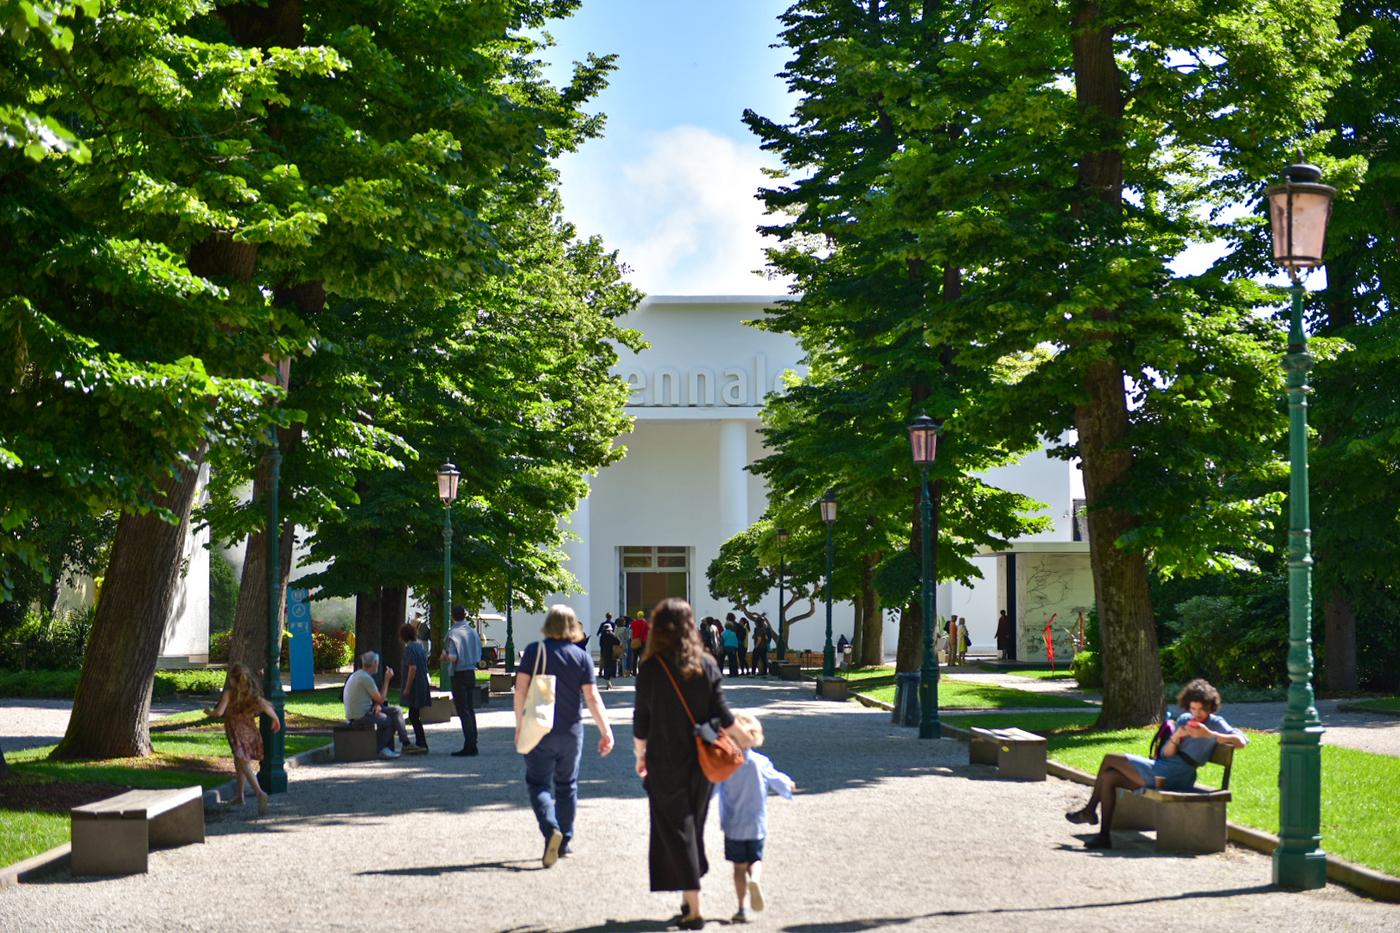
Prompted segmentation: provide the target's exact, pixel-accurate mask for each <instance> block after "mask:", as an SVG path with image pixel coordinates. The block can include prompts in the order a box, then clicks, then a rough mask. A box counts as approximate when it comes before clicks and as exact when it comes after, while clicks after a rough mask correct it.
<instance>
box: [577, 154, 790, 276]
mask: <svg viewBox="0 0 1400 933" xmlns="http://www.w3.org/2000/svg"><path fill="white" fill-rule="evenodd" d="M765 164H767V163H766V162H765V159H764V156H763V153H762V152H761V151H759V149H758V146H757V142H756V141H755V143H754V145H752V146H741V145H740V144H738V143H736V142H735V141H733V140H732V139H729V138H727V137H725V136H721V135H719V134H717V133H713V132H711V131H709V130H707V129H704V128H702V127H697V126H676V127H672V128H670V129H668V130H665V131H662V132H659V133H653V134H649V135H647V136H646V137H644V138H643V143H642V145H641V146H640V147H637V148H633V149H629V148H624V147H623V146H622V145H620V144H618V143H616V142H613V141H605V142H602V143H594V144H593V145H592V146H585V147H584V150H583V151H582V152H581V153H579V154H578V155H575V156H571V157H569V158H568V159H565V160H564V161H563V162H561V164H560V172H561V174H562V177H563V191H564V204H565V215H566V216H567V217H568V219H569V220H570V221H572V222H573V223H574V224H575V225H576V226H577V227H578V228H579V232H580V234H582V235H585V236H587V235H591V234H595V233H597V234H601V235H602V236H603V239H604V240H605V241H606V242H607V244H608V246H609V248H612V249H617V250H619V251H620V253H621V258H622V261H623V262H625V263H626V264H627V265H628V266H630V267H631V268H632V269H633V272H632V273H631V275H630V276H629V279H630V280H631V281H632V282H633V283H634V284H635V285H637V286H638V287H639V288H641V289H643V290H644V291H646V292H649V293H651V294H657V295H665V294H769V293H777V292H783V291H786V290H787V284H788V283H787V280H786V279H782V280H771V281H770V280H767V279H765V278H764V277H762V276H759V275H756V274H755V273H754V270H757V269H762V268H764V267H765V265H766V263H765V260H764V255H763V248H764V245H765V243H764V241H765V238H764V237H763V236H761V235H760V234H759V233H758V231H757V230H756V229H755V228H757V227H758V226H759V225H760V224H763V223H768V222H771V221H769V220H768V219H767V218H766V216H765V214H764V211H763V205H762V204H761V203H760V202H759V201H758V200H757V199H756V198H755V197H754V195H755V194H756V193H757V191H758V189H759V188H760V187H762V186H767V185H771V184H772V179H770V178H768V177H767V176H765V175H764V174H763V172H762V169H763V167H764V166H765Z"/></svg>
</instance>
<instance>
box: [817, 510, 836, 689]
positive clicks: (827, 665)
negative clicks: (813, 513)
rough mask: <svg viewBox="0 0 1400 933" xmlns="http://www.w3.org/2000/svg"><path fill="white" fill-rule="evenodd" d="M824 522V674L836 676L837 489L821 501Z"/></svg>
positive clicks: (825, 675)
mask: <svg viewBox="0 0 1400 933" xmlns="http://www.w3.org/2000/svg"><path fill="white" fill-rule="evenodd" d="M820 507H821V514H822V522H824V523H825V524H826V645H825V646H824V647H823V648H822V676H823V677H835V676H836V646H835V645H833V644H832V643H831V568H832V565H833V564H834V563H835V557H836V554H835V551H834V550H833V545H832V542H831V526H833V525H835V524H836V490H834V489H829V490H827V493H826V495H824V496H822V498H821V502H820Z"/></svg>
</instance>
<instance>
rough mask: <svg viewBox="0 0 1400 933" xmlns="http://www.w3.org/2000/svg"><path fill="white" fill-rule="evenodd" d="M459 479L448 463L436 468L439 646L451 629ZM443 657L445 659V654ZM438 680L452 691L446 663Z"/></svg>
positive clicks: (455, 470)
mask: <svg viewBox="0 0 1400 933" xmlns="http://www.w3.org/2000/svg"><path fill="white" fill-rule="evenodd" d="M461 478H462V474H461V473H459V472H458V471H457V467H456V466H454V465H453V464H452V463H450V462H449V463H444V464H443V465H442V466H440V467H438V473H437V481H438V498H439V499H441V500H442V635H440V636H439V637H438V643H439V644H442V643H444V642H445V641H446V635H447V630H448V629H450V628H451V627H452V503H453V502H456V501H457V482H458V480H460V479H461ZM443 656H444V658H445V657H446V654H445V653H444V655H443ZM439 679H440V681H441V683H440V684H439V686H441V687H442V689H444V690H450V689H452V677H451V675H450V674H449V673H448V665H447V662H446V661H444V662H443V666H442V671H441V672H440V673H439Z"/></svg>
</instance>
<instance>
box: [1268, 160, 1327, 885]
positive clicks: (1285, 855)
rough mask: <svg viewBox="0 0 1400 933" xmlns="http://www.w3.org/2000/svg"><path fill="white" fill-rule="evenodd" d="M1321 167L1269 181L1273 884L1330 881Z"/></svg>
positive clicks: (1300, 168)
mask: <svg viewBox="0 0 1400 933" xmlns="http://www.w3.org/2000/svg"><path fill="white" fill-rule="evenodd" d="M1321 178H1322V172H1321V171H1320V170H1319V169H1318V168H1317V167H1316V166H1313V165H1308V164H1306V163H1303V162H1302V160H1301V158H1300V160H1299V162H1298V163H1296V164H1294V165H1290V166H1288V168H1286V169H1285V170H1284V182H1283V183H1282V184H1278V185H1271V186H1270V187H1269V189H1268V192H1267V196H1268V200H1269V219H1270V221H1271V227H1272V231H1273V251H1274V262H1276V263H1278V264H1279V265H1280V266H1283V267H1284V268H1285V269H1287V270H1288V277H1289V279H1290V280H1291V282H1292V287H1291V289H1290V292H1291V296H1292V313H1291V315H1290V318H1289V324H1288V355H1287V356H1285V357H1284V364H1283V368H1284V371H1285V372H1286V373H1287V374H1288V376H1287V384H1288V421H1289V425H1288V446H1289V484H1288V679H1289V686H1288V709H1287V710H1286V711H1285V712H1284V715H1283V735H1282V738H1281V740H1280V748H1279V847H1278V848H1277V849H1276V850H1274V872H1273V875H1274V883H1275V884H1279V885H1283V886H1285V887H1289V888H1300V889H1304V890H1308V889H1312V888H1320V887H1322V886H1323V885H1324V884H1326V883H1327V862H1326V856H1325V854H1324V853H1323V851H1322V831H1321V824H1322V748H1321V741H1322V731H1323V730H1322V723H1321V720H1320V719H1319V718H1318V715H1317V707H1316V706H1315V705H1314V702H1313V699H1314V698H1313V688H1312V672H1313V655H1312V635H1311V629H1312V563H1313V561H1312V532H1311V530H1310V529H1309V524H1310V518H1309V515H1308V392H1309V391H1310V390H1309V388H1308V370H1309V369H1310V368H1311V366H1312V356H1311V355H1310V354H1309V353H1308V336H1307V334H1306V333H1305V332H1304V330H1303V283H1302V277H1303V276H1304V275H1306V274H1307V270H1308V269H1311V268H1313V267H1314V266H1320V265H1322V252H1323V245H1324V243H1325V242H1326V239H1327V222H1328V220H1329V219H1330V218H1331V215H1332V198H1333V196H1334V195H1335V194H1336V193H1337V192H1336V189H1334V188H1332V187H1330V186H1328V185H1324V184H1321V183H1320V179H1321Z"/></svg>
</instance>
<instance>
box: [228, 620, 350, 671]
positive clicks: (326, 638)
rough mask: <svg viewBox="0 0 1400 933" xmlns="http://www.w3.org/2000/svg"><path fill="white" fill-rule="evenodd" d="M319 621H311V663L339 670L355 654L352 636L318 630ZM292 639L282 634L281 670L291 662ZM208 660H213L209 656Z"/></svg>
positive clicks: (335, 631)
mask: <svg viewBox="0 0 1400 933" xmlns="http://www.w3.org/2000/svg"><path fill="white" fill-rule="evenodd" d="M320 624H321V623H319V622H313V623H312V630H311V664H312V666H313V667H314V668H315V669H316V670H318V671H334V670H339V669H340V668H342V667H344V666H345V665H347V664H349V663H350V661H351V659H352V658H353V657H354V656H355V647H354V636H353V635H351V634H350V633H349V632H347V631H345V630H344V629H338V628H337V629H330V630H328V631H322V630H320V628H319V626H320ZM291 643H292V640H291V639H290V638H289V637H288V636H287V635H286V634H285V633H283V635H282V660H281V662H280V663H281V665H282V669H283V670H287V669H288V667H289V666H290V664H291ZM210 660H213V658H212V657H211V658H210Z"/></svg>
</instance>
